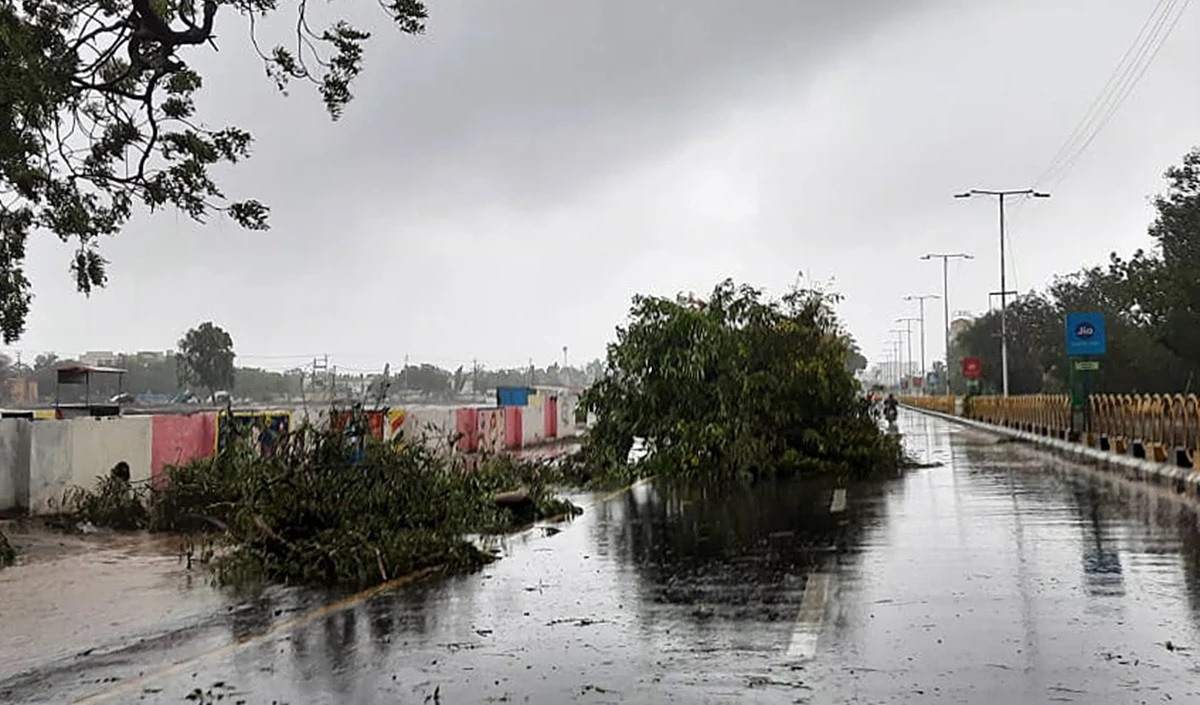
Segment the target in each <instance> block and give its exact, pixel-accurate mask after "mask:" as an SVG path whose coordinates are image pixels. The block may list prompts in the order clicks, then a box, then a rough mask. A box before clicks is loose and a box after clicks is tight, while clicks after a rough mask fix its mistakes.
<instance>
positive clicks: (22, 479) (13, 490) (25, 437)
mask: <svg viewBox="0 0 1200 705" xmlns="http://www.w3.org/2000/svg"><path fill="white" fill-rule="evenodd" d="M32 425H33V421H30V420H29V419H0V512H10V511H13V510H16V509H21V508H26V507H28V506H29V433H30V427H31V426H32Z"/></svg>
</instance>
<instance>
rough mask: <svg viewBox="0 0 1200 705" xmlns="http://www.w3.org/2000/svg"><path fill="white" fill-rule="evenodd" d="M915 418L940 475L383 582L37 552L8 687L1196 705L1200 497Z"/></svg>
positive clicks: (649, 499)
mask: <svg viewBox="0 0 1200 705" xmlns="http://www.w3.org/2000/svg"><path fill="white" fill-rule="evenodd" d="M899 426H900V428H901V430H902V431H903V432H904V433H905V440H906V443H907V445H908V446H909V448H910V450H911V451H912V452H913V454H914V455H916V456H917V457H918V458H919V459H921V460H927V461H931V462H938V463H941V465H940V466H939V467H933V468H929V469H922V470H915V471H911V472H909V473H906V474H904V475H903V476H900V477H897V478H894V479H891V480H883V481H872V482H864V483H857V484H851V485H849V486H847V487H843V488H838V487H836V486H835V485H834V484H833V483H832V482H830V481H828V480H824V481H806V482H779V483H763V484H760V485H758V486H756V487H753V488H746V489H743V490H739V491H737V492H734V493H733V494H729V493H728V492H726V493H716V492H710V491H705V490H704V489H700V488H685V487H676V486H671V485H668V484H664V483H653V484H641V485H638V486H636V487H634V488H633V489H631V490H629V491H625V492H621V493H616V494H614V495H611V496H607V497H606V496H602V495H589V496H586V497H580V498H578V502H579V503H581V504H583V505H584V506H586V509H587V511H586V512H585V513H584V514H583V516H581V517H579V518H577V519H575V520H574V521H573V522H571V523H568V524H562V525H557V526H554V527H537V528H535V529H533V530H531V531H529V532H526V533H523V534H520V535H517V536H514V537H510V538H508V539H506V540H505V541H504V542H503V545H502V550H503V556H504V557H503V559H502V560H500V561H498V562H496V563H495V564H493V565H491V566H488V567H487V568H486V569H484V570H483V571H481V572H479V573H475V574H472V575H466V576H458V577H446V576H430V577H426V578H425V579H422V580H418V581H414V582H412V583H410V584H407V585H404V586H401V587H396V588H395V589H391V590H387V591H383V592H380V593H377V594H373V595H369V596H330V595H324V594H318V593H313V592H306V591H297V590H283V589H277V590H270V591H268V592H266V593H264V594H261V595H256V596H254V597H253V598H248V597H245V596H237V595H232V594H224V593H218V592H216V591H214V590H213V589H212V588H210V587H208V586H207V585H206V584H205V583H204V581H203V579H202V576H201V575H199V574H197V573H196V572H194V571H188V570H187V569H186V567H185V566H183V565H182V564H180V563H179V561H178V560H177V559H176V558H175V555H174V553H172V550H173V549H171V548H170V547H169V546H158V547H157V548H155V547H154V546H153V545H149V544H145V543H138V544H136V545H134V546H132V547H131V546H129V545H124V544H121V543H119V542H117V543H115V544H114V545H113V546H110V547H108V548H106V549H105V550H104V551H102V552H99V553H89V552H69V553H68V555H66V556H64V557H60V558H55V559H49V558H47V559H42V560H39V559H36V558H32V559H30V560H29V561H28V562H27V564H26V565H22V566H18V567H16V568H13V569H9V570H7V571H0V596H2V599H0V702H21V703H64V702H89V703H99V702H111V703H122V702H150V703H159V702H162V703H180V702H203V703H209V702H211V703H216V702H222V703H237V702H243V703H246V705H254V704H257V703H264V704H266V703H292V704H293V705H295V704H299V703H374V702H385V703H476V702H511V703H523V702H530V703H560V702H578V703H608V702H634V703H661V702H679V703H703V702H738V703H747V702H748V703H755V702H764V703H792V702H800V703H905V702H910V703H1003V704H1005V705H1007V704H1009V703H1051V702H1075V703H1159V702H1174V703H1190V702H1200V528H1198V525H1197V516H1196V510H1195V508H1194V507H1193V506H1191V505H1187V504H1184V503H1182V502H1181V501H1179V500H1177V499H1176V498H1174V497H1171V496H1169V495H1167V494H1164V493H1163V492H1162V491H1161V490H1159V489H1157V488H1150V487H1141V486H1137V485H1132V484H1129V483H1126V482H1124V481H1122V480H1117V479H1114V478H1111V477H1108V476H1105V475H1102V474H1099V473H1096V472H1092V471H1089V470H1086V469H1083V468H1079V467H1075V466H1069V465H1066V464H1065V463H1064V462H1063V461H1061V460H1059V459H1057V458H1053V457H1050V456H1047V455H1044V454H1041V453H1039V452H1038V451H1037V450H1036V449H1034V448H1032V447H1029V446H1026V445H1023V444H1018V443H998V442H997V440H996V439H995V438H994V437H991V436H988V435H985V434H981V433H979V432H976V431H970V430H967V429H964V428H961V427H957V426H954V425H951V424H949V423H947V422H944V421H941V420H936V419H932V418H929V417H924V416H920V415H917V414H915V413H912V412H902V414H901V417H900V421H899ZM18 541H19V539H18ZM139 541H143V542H144V541H146V540H139ZM174 550H175V552H177V549H174ZM60 561H73V562H71V563H66V564H60ZM72 575H74V576H75V577H74V579H73V578H72ZM105 575H107V577H94V576H105ZM54 576H58V578H57V579H56V578H55V577H54ZM72 580H74V582H71V581H72ZM30 589H32V590H34V591H35V593H36V594H27V593H28V591H29V590H30ZM114 590H115V591H116V592H114ZM335 598H343V599H342V601H341V602H339V603H337V604H334V605H332V606H323V605H327V603H328V602H329V601H331V600H333V599H335ZM189 696H190V697H191V700H190V701H189V700H186V698H188V697H189Z"/></svg>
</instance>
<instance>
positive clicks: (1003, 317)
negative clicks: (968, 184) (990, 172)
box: [954, 188, 1050, 396]
mask: <svg viewBox="0 0 1200 705" xmlns="http://www.w3.org/2000/svg"><path fill="white" fill-rule="evenodd" d="M972 196H995V197H996V198H997V199H998V201H999V203H1000V374H1001V379H1002V384H1003V388H1004V396H1008V312H1007V311H1008V296H1007V291H1008V290H1007V288H1006V283H1007V273H1006V272H1005V269H1006V268H1005V266H1004V199H1005V198H1007V197H1008V196H1029V197H1031V198H1050V194H1048V193H1042V192H1041V191H1034V190H1033V189H1019V190H1013V191H989V190H985V189H977V188H973V189H971V190H970V191H966V192H963V193H956V194H954V197H955V198H970V197H972Z"/></svg>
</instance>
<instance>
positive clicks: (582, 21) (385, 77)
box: [222, 0, 923, 207]
mask: <svg viewBox="0 0 1200 705" xmlns="http://www.w3.org/2000/svg"><path fill="white" fill-rule="evenodd" d="M921 4H923V3H920V2H916V1H901V2H896V1H894V0H873V1H869V2H827V1H824V0H821V1H800V0H764V1H762V2H753V3H738V4H732V3H728V2H719V1H717V0H670V1H666V0H664V1H660V2H650V3H647V2H633V1H632V0H620V1H618V2H562V1H556V0H519V1H513V2H467V1H465V0H463V1H447V2H440V3H434V4H433V5H432V7H431V15H432V16H431V20H430V26H429V33H428V34H427V35H426V36H424V37H422V38H418V39H410V38H407V37H403V36H399V35H398V34H397V33H396V32H394V31H393V30H391V29H390V28H388V27H386V26H382V25H379V24H378V19H377V18H376V26H374V27H373V29H374V30H375V36H374V37H373V38H372V41H371V46H370V48H369V55H368V60H367V61H368V69H367V71H366V73H365V74H364V75H363V77H362V79H361V80H360V82H359V83H358V86H357V94H358V100H357V101H356V103H355V104H353V105H352V106H351V107H350V109H349V112H348V115H347V118H346V119H345V121H344V123H343V124H342V125H339V126H338V129H335V130H328V131H326V130H321V132H322V133H324V134H322V135H321V139H320V141H319V142H318V145H317V148H316V149H313V150H311V151H308V150H306V151H305V154H306V158H309V159H318V160H328V162H330V163H339V167H340V169H339V170H340V171H342V172H343V173H347V175H348V176H349V177H350V178H352V179H354V180H355V181H356V182H358V184H359V185H360V187H361V188H358V189H355V191H356V193H357V195H358V198H359V199H360V200H363V201H367V200H376V199H379V198H391V199H400V200H403V199H405V198H408V197H413V196H415V195H416V194H418V193H419V194H425V193H429V192H435V193H436V192H438V191H441V192H442V195H443V196H444V197H449V198H453V199H454V200H457V201H460V202H461V201H462V200H478V199H480V198H496V199H500V200H503V201H505V202H507V203H511V204H514V205H516V206H519V207H541V206H543V205H544V204H545V203H546V201H547V199H557V198H564V197H569V196H571V195H572V194H574V193H577V192H578V191H580V190H582V189H586V188H588V186H589V185H591V184H592V183H594V182H595V181H596V180H598V179H602V178H605V177H606V176H607V175H608V174H610V173H612V172H613V171H614V170H617V169H620V168H621V167H622V165H623V164H625V163H628V162H639V161H652V160H654V159H655V158H656V157H658V156H660V155H661V154H663V153H664V152H667V151H669V150H670V149H672V148H673V147H674V146H675V145H678V144H681V143H683V142H686V141H687V140H688V139H690V138H692V137H694V136H695V135H696V134H697V133H698V132H700V131H703V130H706V129H710V128H712V127H713V125H714V123H715V122H716V123H719V121H721V120H723V119H724V118H725V111H727V109H728V106H730V105H733V104H736V103H737V102H738V101H739V99H740V98H741V97H743V96H745V95H747V94H753V93H755V92H757V91H760V90H761V89H762V87H763V86H764V85H765V84H772V83H774V82H778V81H793V82H794V81H797V80H798V79H800V78H801V77H803V76H804V75H806V74H807V75H812V74H813V73H815V72H817V71H818V70H819V69H820V68H821V66H822V64H823V62H824V61H825V60H826V59H827V58H828V57H829V56H830V55H831V54H833V53H834V52H836V51H837V50H838V49H840V48H844V47H847V46H853V44H854V43H855V42H856V41H858V40H860V39H861V38H862V37H864V36H867V35H868V34H869V33H870V32H872V31H873V30H876V29H878V28H880V27H881V26H883V25H885V24H886V23H888V22H889V21H891V20H893V19H895V18H896V16H897V15H900V14H901V13H906V12H911V11H912V10H913V8H915V7H918V6H920V5H921ZM337 7H339V6H334V9H335V10H336V8H337ZM231 58H232V59H234V60H236V61H237V62H238V63H239V65H240V64H242V62H243V61H244V59H245V57H244V55H243V54H240V53H239V52H236V51H235V52H234V53H233V54H232V57H231ZM222 63H224V62H222ZM795 89H796V90H798V91H799V90H802V89H803V86H802V85H796V86H795ZM239 90H244V89H239ZM298 99H301V97H300V95H297V96H296V97H294V98H292V100H293V101H296V100H298ZM243 107H244V109H245V110H246V113H247V115H251V114H254V115H256V116H258V117H261V116H262V110H263V108H267V109H268V110H271V111H275V110H281V109H282V110H286V111H288V112H291V111H294V110H297V108H296V107H295V106H293V105H287V106H282V107H281V106H280V104H279V102H278V101H276V100H274V99H273V97H271V96H270V95H269V93H265V92H264V94H262V97H261V101H253V102H251V103H249V104H247V105H244V106H243ZM304 109H305V110H311V109H312V108H311V105H308V106H305V107H304ZM301 126H302V127H303V128H306V129H307V128H311V127H312V124H311V122H310V121H309V120H307V119H306V120H302V121H301ZM270 135H271V136H270V139H271V140H273V141H274V142H276V143H279V142H280V141H281V140H284V139H287V137H288V136H291V135H292V133H291V130H289V127H288V124H287V121H281V123H280V129H278V130H272V131H271V133H270ZM264 138H266V135H265V134H264ZM294 138H295V139H296V140H297V141H304V140H303V138H302V137H300V136H299V135H295V136H294ZM264 149H265V150H269V151H271V152H272V153H273V154H272V156H277V153H275V152H274V149H272V147H271V146H264ZM347 155H353V158H352V160H348V161H349V163H346V162H345V161H343V159H344V157H346V156H347ZM278 156H283V155H278ZM279 165H280V166H284V167H285V168H286V167H291V166H294V163H293V162H290V161H289V160H288V159H287V158H286V157H283V158H282V159H281V161H280V163H279ZM447 192H448V193H449V196H447Z"/></svg>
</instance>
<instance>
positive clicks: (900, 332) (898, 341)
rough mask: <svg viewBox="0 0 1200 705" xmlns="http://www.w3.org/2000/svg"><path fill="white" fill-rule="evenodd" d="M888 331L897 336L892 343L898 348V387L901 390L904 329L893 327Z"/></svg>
mask: <svg viewBox="0 0 1200 705" xmlns="http://www.w3.org/2000/svg"><path fill="white" fill-rule="evenodd" d="M888 332H889V333H891V334H892V335H894V336H896V338H895V340H893V341H892V345H893V346H895V348H894V349H895V350H896V389H897V390H899V389H900V379H901V378H902V376H903V374H904V339H903V338H901V337H900V336H902V335H904V331H903V330H900V329H899V328H892V329H890V330H888ZM910 335H911V334H910ZM909 347H911V345H910V346H909Z"/></svg>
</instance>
